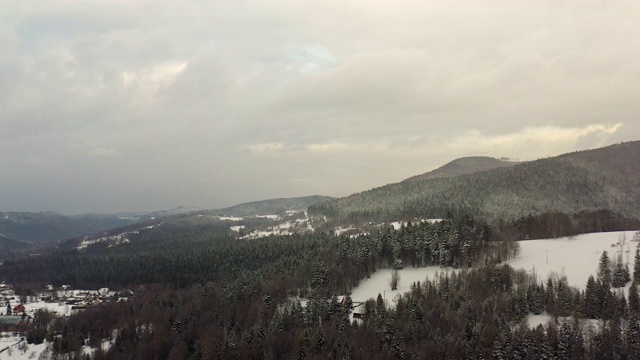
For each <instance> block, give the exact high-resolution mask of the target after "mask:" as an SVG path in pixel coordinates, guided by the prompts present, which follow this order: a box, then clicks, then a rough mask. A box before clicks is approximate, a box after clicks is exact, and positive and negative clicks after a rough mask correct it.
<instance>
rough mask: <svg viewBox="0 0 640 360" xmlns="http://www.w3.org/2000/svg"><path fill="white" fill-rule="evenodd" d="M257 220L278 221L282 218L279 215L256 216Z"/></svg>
mask: <svg viewBox="0 0 640 360" xmlns="http://www.w3.org/2000/svg"><path fill="white" fill-rule="evenodd" d="M256 217H257V218H261V219H271V220H278V219H280V216H278V215H256Z"/></svg>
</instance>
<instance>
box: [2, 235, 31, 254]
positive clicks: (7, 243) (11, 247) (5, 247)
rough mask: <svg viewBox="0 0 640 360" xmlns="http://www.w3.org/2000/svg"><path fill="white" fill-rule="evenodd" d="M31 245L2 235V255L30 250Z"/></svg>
mask: <svg viewBox="0 0 640 360" xmlns="http://www.w3.org/2000/svg"><path fill="white" fill-rule="evenodd" d="M30 246H31V245H30V244H27V243H25V242H22V241H17V240H12V239H9V238H6V237H4V236H1V235H0V254H5V253H7V252H12V251H21V250H25V249H28V248H29V247H30Z"/></svg>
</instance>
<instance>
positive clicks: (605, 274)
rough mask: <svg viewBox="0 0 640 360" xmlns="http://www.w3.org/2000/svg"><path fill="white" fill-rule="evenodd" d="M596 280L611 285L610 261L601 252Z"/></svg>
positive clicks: (607, 256) (607, 255) (606, 254)
mask: <svg viewBox="0 0 640 360" xmlns="http://www.w3.org/2000/svg"><path fill="white" fill-rule="evenodd" d="M598 278H599V279H600V280H601V281H602V282H603V283H605V284H607V285H611V260H610V259H609V254H608V253H607V252H606V251H603V252H602V255H601V256H600V262H599V264H598Z"/></svg>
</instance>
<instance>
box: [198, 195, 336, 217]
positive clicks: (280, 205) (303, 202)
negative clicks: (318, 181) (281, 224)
mask: <svg viewBox="0 0 640 360" xmlns="http://www.w3.org/2000/svg"><path fill="white" fill-rule="evenodd" d="M332 199H333V198H332V197H329V196H321V195H312V196H304V197H295V198H280V199H270V200H261V201H252V202H248V203H244V204H240V205H235V206H231V207H227V208H224V209H216V210H208V212H210V213H213V214H219V215H233V216H254V215H269V214H283V213H284V212H285V211H302V210H306V209H307V208H308V207H309V206H311V205H314V204H317V203H319V202H323V201H328V200H332Z"/></svg>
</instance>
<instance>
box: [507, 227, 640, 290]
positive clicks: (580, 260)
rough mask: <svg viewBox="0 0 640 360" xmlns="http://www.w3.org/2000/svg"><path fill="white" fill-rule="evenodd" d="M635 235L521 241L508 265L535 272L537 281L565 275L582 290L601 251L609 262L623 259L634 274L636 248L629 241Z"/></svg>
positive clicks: (595, 265)
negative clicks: (606, 254) (619, 257)
mask: <svg viewBox="0 0 640 360" xmlns="http://www.w3.org/2000/svg"><path fill="white" fill-rule="evenodd" d="M634 234H635V231H626V232H625V231H617V232H606V233H591V234H583V235H577V236H575V237H563V238H558V239H543V240H524V241H520V242H519V244H520V254H519V255H518V256H517V257H516V258H514V259H512V260H509V261H507V263H508V264H509V265H511V266H512V267H513V268H516V269H518V268H520V269H524V270H527V271H531V272H534V271H535V273H536V275H537V277H538V280H539V281H544V280H545V279H546V278H547V277H548V276H549V275H550V274H551V273H556V274H559V275H565V276H566V277H567V281H568V283H569V285H570V286H575V287H577V288H579V289H581V290H584V289H585V288H586V285H587V279H588V278H589V275H593V277H596V276H597V272H598V263H599V260H600V256H601V255H602V252H603V251H607V253H608V254H609V258H610V259H612V260H613V259H614V257H618V256H620V255H622V261H623V262H624V263H625V264H628V265H629V268H630V270H631V271H633V258H634V255H635V251H636V247H637V246H638V243H637V242H632V241H631V240H632V239H633V237H634ZM623 236H625V237H626V243H625V244H624V246H621V245H620V244H619V240H620V239H622V237H623ZM629 285H630V284H628V285H627V287H628V286H629ZM625 289H626V288H625Z"/></svg>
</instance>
